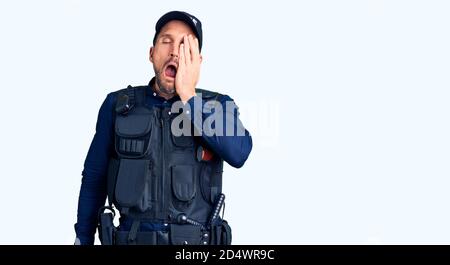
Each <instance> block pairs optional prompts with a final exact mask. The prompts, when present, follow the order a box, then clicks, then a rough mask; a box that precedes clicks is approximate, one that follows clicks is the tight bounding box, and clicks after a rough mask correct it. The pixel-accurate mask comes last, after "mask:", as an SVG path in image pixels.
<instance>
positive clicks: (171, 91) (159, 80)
mask: <svg viewBox="0 0 450 265" xmlns="http://www.w3.org/2000/svg"><path fill="white" fill-rule="evenodd" d="M153 69H154V71H155V79H156V84H157V85H158V88H159V91H160V93H162V94H164V95H168V96H173V95H175V92H176V89H175V83H173V84H168V83H167V82H164V81H163V79H164V73H163V72H162V71H163V70H161V71H158V70H157V69H156V68H155V67H153ZM163 69H164V68H163Z"/></svg>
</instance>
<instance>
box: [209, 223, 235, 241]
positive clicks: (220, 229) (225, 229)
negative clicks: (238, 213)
mask: <svg viewBox="0 0 450 265" xmlns="http://www.w3.org/2000/svg"><path fill="white" fill-rule="evenodd" d="M210 245H231V227H230V225H228V222H227V221H225V220H221V221H220V222H218V223H217V224H214V225H212V226H211V241H210Z"/></svg>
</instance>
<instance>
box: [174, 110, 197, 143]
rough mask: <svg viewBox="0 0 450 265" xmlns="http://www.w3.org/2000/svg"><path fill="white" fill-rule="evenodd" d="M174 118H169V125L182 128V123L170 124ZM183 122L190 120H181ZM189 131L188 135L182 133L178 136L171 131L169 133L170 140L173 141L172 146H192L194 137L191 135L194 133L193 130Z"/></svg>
mask: <svg viewBox="0 0 450 265" xmlns="http://www.w3.org/2000/svg"><path fill="white" fill-rule="evenodd" d="M180 115H183V114H180ZM174 118H175V117H173V119H172V120H171V126H175V128H177V129H180V130H183V123H181V124H175V125H172V123H173V122H174ZM183 122H190V121H186V120H183ZM190 133H191V135H190V136H189V135H184V134H181V135H180V136H175V135H173V134H172V133H171V134H170V135H171V136H172V142H173V144H174V146H175V147H178V148H190V147H193V146H194V137H193V136H192V135H194V134H193V131H191V132H190Z"/></svg>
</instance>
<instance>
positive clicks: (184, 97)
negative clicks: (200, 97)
mask: <svg viewBox="0 0 450 265" xmlns="http://www.w3.org/2000/svg"><path fill="white" fill-rule="evenodd" d="M195 95H196V94H195V89H194V91H193V92H190V93H187V94H180V99H181V102H183V104H186V102H188V100H189V99H191V98H192V97H193V96H195Z"/></svg>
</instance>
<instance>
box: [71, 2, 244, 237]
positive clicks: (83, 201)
mask: <svg viewBox="0 0 450 265" xmlns="http://www.w3.org/2000/svg"><path fill="white" fill-rule="evenodd" d="M155 29H156V33H155V36H154V39H153V47H151V48H150V56H149V57H150V62H151V63H152V64H153V68H154V71H155V76H154V77H153V78H152V79H151V81H150V82H149V84H148V85H147V86H140V87H131V86H129V87H128V88H126V89H122V90H119V91H116V92H113V93H110V94H108V96H107V97H106V99H105V101H104V102H103V104H102V106H101V108H100V111H99V115H98V120H97V125H96V134H95V136H94V139H93V140H92V143H91V146H90V148H89V152H88V154H87V157H86V161H85V164H84V170H83V173H82V175H83V179H82V184H81V189H80V196H79V201H78V216H77V217H78V218H77V223H76V224H75V231H76V234H77V241H76V243H78V244H93V243H94V234H95V230H96V228H97V225H98V224H99V223H100V226H99V234H100V239H101V242H102V244H229V243H231V229H230V227H229V226H228V224H227V222H226V221H225V220H223V219H222V218H221V217H220V216H218V213H219V211H220V209H221V207H222V204H223V200H224V195H223V194H222V167H223V161H226V162H227V163H228V164H230V165H231V166H233V167H236V168H239V167H241V166H242V165H243V164H244V162H245V161H246V160H247V158H248V156H249V154H250V151H251V149H252V139H251V136H250V134H249V132H248V131H247V130H246V129H245V128H244V127H243V125H242V123H241V121H240V120H239V117H238V115H239V114H238V111H237V107H236V105H235V104H234V102H233V100H232V99H231V98H230V97H229V96H226V95H221V94H219V93H216V92H212V91H208V90H201V89H196V85H197V82H198V80H199V75H200V64H201V62H202V55H201V53H200V51H201V48H202V43H203V41H202V40H203V36H202V25H201V22H200V20H199V19H198V18H196V17H194V16H193V15H190V14H188V13H186V12H180V11H172V12H169V13H167V14H165V15H163V16H162V17H161V18H160V19H159V20H158V22H157V23H156V27H155ZM106 197H108V204H109V206H107V207H104V204H105V199H106ZM113 205H114V206H116V208H117V209H118V210H119V211H120V225H119V227H117V228H116V227H114V225H113V224H112V214H111V213H109V212H108V211H105V209H109V210H110V211H113V213H114V212H115V210H114V209H113V207H112V206H113Z"/></svg>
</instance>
